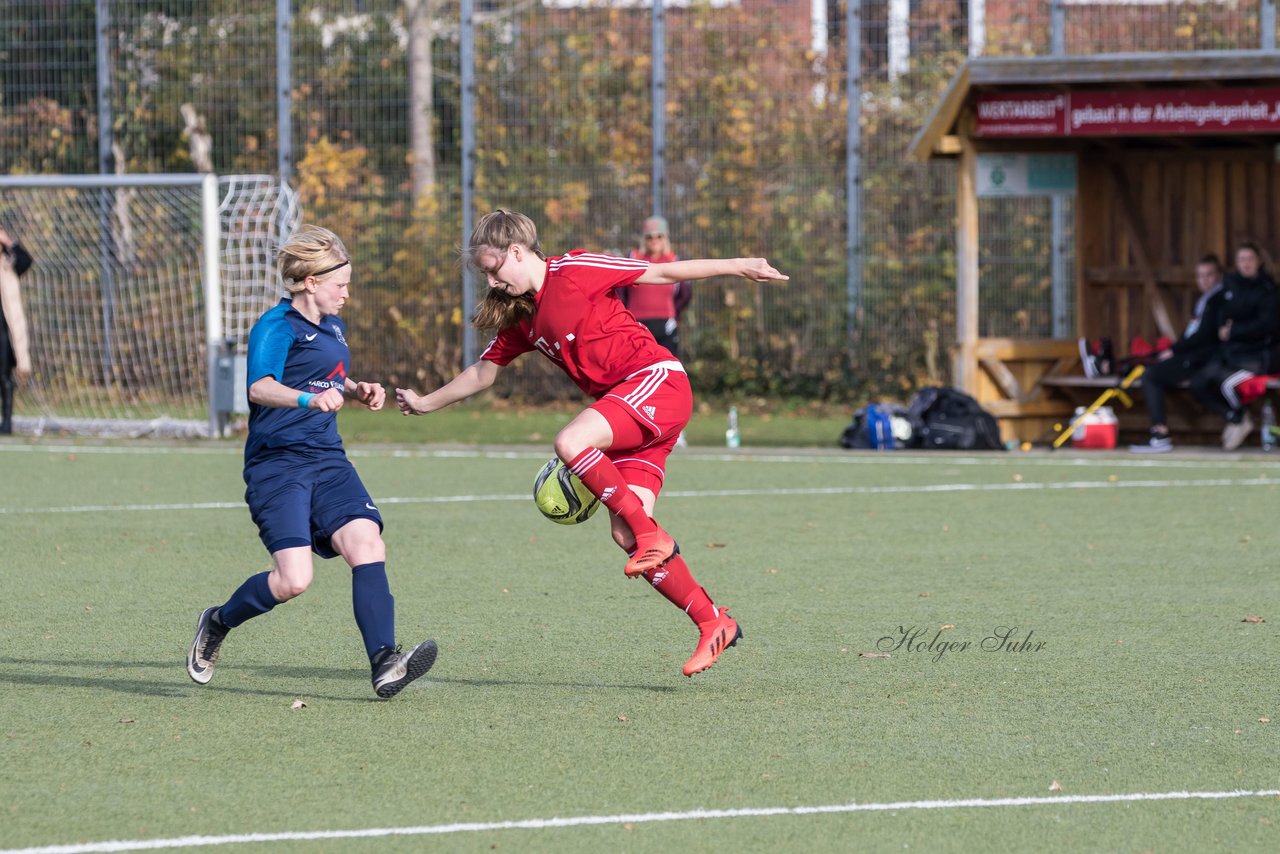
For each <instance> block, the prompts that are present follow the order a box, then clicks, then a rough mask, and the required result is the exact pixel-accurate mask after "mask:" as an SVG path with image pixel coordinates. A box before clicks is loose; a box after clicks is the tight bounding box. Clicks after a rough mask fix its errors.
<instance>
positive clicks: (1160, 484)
mask: <svg viewBox="0 0 1280 854" xmlns="http://www.w3.org/2000/svg"><path fill="white" fill-rule="evenodd" d="M1206 486H1213V487H1239V486H1280V478H1274V477H1252V478H1238V479H1237V478H1205V479H1203V480H1131V481H1110V480H1074V481H1063V482H1055V483H1029V482H1025V481H1016V482H1013V483H932V484H919V485H901V486H809V487H795V488H784V489H704V490H678V489H672V490H668V491H665V492H663V493H662V495H663V497H666V498H741V497H752V496H776V495H791V496H801V497H803V496H817V495H922V494H928V493H945V492H1046V491H1062V490H1074V489H1174V488H1180V487H1206ZM375 500H376V501H377V503H378V504H467V503H475V502H484V501H529V500H530V496H529V494H528V493H523V492H522V493H518V494H515V493H507V494H495V495H428V496H421V497H390V498H375ZM243 507H244V503H243V502H241V501H200V502H194V503H189V504H79V505H69V506H61V507H0V516H29V515H33V514H40V513H142V512H155V511H164V510H237V509H240V508H243ZM0 854H3V852H0Z"/></svg>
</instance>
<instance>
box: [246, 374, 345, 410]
mask: <svg viewBox="0 0 1280 854" xmlns="http://www.w3.org/2000/svg"><path fill="white" fill-rule="evenodd" d="M304 394H306V397H303V395H304ZM299 399H301V401H302V403H303V404H304V405H303V406H302V407H301V408H303V409H319V410H320V411H321V412H337V411H338V410H339V409H341V408H342V404H343V403H345V402H346V398H344V397H343V396H342V392H341V391H340V390H339V389H336V388H330V389H325V390H324V391H322V392H320V393H319V394H308V393H306V392H300V391H298V390H297V389H296V388H289V387H288V386H287V385H285V384H284V383H282V382H280V381H279V380H277V379H276V378H275V377H263V378H262V379H259V380H255V381H254V383H253V385H251V386H249V402H250V403H256V404H258V405H259V406H270V407H272V408H273V409H294V408H298V403H299Z"/></svg>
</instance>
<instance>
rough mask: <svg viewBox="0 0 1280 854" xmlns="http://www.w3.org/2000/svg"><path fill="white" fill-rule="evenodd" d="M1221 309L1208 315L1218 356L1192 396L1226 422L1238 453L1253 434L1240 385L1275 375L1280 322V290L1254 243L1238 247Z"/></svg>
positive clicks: (1228, 442)
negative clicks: (1273, 351) (1273, 355)
mask: <svg viewBox="0 0 1280 854" xmlns="http://www.w3.org/2000/svg"><path fill="white" fill-rule="evenodd" d="M1215 305H1216V306H1217V308H1218V310H1217V311H1215V312H1212V313H1207V314H1206V316H1205V318H1204V320H1203V321H1202V324H1201V325H1202V327H1206V328H1205V329H1204V330H1203V331H1206V332H1207V331H1209V330H1214V331H1216V336H1217V339H1218V347H1217V350H1216V352H1215V353H1214V354H1213V355H1212V356H1211V357H1210V359H1209V361H1208V362H1206V363H1205V364H1204V366H1203V367H1201V368H1200V369H1199V370H1198V371H1196V373H1195V375H1194V376H1192V377H1191V393H1192V394H1194V395H1195V396H1196V399H1197V400H1199V401H1200V402H1201V403H1203V404H1204V405H1205V406H1206V407H1208V409H1209V410H1211V411H1212V412H1216V413H1218V414H1220V415H1222V416H1223V417H1224V418H1226V419H1227V426H1226V427H1225V428H1224V429H1223V431H1222V447H1223V449H1224V450H1227V451H1234V450H1235V449H1236V448H1238V447H1240V445H1241V444H1243V443H1244V440H1245V439H1246V438H1248V436H1249V434H1250V433H1251V432H1252V431H1253V427H1254V424H1253V419H1252V418H1251V417H1250V416H1249V413H1248V412H1247V411H1246V410H1245V408H1244V404H1243V403H1241V401H1240V397H1239V395H1238V394H1237V391H1236V388H1237V386H1238V385H1239V383H1240V382H1242V381H1243V380H1245V379H1248V378H1249V377H1251V376H1254V375H1257V374H1265V373H1268V372H1269V371H1270V370H1271V347H1272V345H1273V343H1274V342H1275V339H1276V335H1277V323H1278V321H1280V291H1277V289H1276V284H1275V282H1274V281H1272V279H1271V276H1270V275H1268V274H1267V271H1266V269H1265V268H1264V266H1263V263H1262V253H1261V252H1260V251H1259V250H1258V247H1257V246H1256V245H1255V244H1253V243H1250V242H1247V241H1246V242H1243V243H1241V244H1240V245H1239V246H1237V247H1236V254H1235V270H1234V271H1232V272H1231V273H1228V274H1227V277H1226V279H1225V280H1224V282H1223V287H1222V293H1221V300H1219V301H1216V302H1215Z"/></svg>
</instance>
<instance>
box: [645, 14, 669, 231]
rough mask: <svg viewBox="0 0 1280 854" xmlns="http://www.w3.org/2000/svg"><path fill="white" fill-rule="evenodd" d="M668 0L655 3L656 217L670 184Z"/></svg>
mask: <svg viewBox="0 0 1280 854" xmlns="http://www.w3.org/2000/svg"><path fill="white" fill-rule="evenodd" d="M665 5H666V3H665V0H653V28H652V30H653V34H652V36H651V41H652V45H650V48H649V50H650V52H651V53H652V54H653V78H652V79H651V80H650V82H649V100H650V101H651V102H652V107H651V111H652V114H653V167H652V168H653V204H652V205H651V207H652V209H653V211H652V213H653V215H654V216H662V208H663V200H664V197H665V196H666V188H667V187H666V185H667V15H666V9H665V8H664V7H665Z"/></svg>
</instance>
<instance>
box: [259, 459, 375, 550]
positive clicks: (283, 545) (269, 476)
mask: <svg viewBox="0 0 1280 854" xmlns="http://www.w3.org/2000/svg"><path fill="white" fill-rule="evenodd" d="M244 482H245V487H246V488H245V491H244V500H245V501H246V502H247V503H248V505H249V513H250V514H251V515H252V516H253V521H254V523H255V524H256V525H257V526H258V536H259V537H261V538H262V544H263V545H264V546H266V547H267V551H268V552H270V553H272V554H275V553H276V552H278V551H280V550H281V549H288V548H295V547H297V546H310V547H311V550H312V551H313V552H315V553H316V554H318V555H320V557H323V558H331V557H337V556H338V553H337V552H336V551H334V550H333V545H332V543H330V541H329V538H330V537H332V536H333V534H334V532H335V531H337V530H338V529H340V528H341V527H342V526H343V525H345V524H347V523H348V522H350V521H351V520H353V519H372V520H373V521H374V522H376V523H377V524H378V530H379V531H381V530H382V514H381V513H379V512H378V508H377V506H375V505H374V503H373V499H372V498H370V497H369V491H368V490H367V489H365V488H364V484H363V483H361V482H360V476H359V475H358V474H356V470H355V468H354V467H353V466H352V465H351V463H350V462H348V461H347V458H346V457H345V456H332V457H313V456H305V455H302V454H283V455H281V456H279V457H274V458H272V459H269V460H264V461H261V462H257V463H254V464H253V465H252V466H249V467H247V468H245V470H244Z"/></svg>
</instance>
